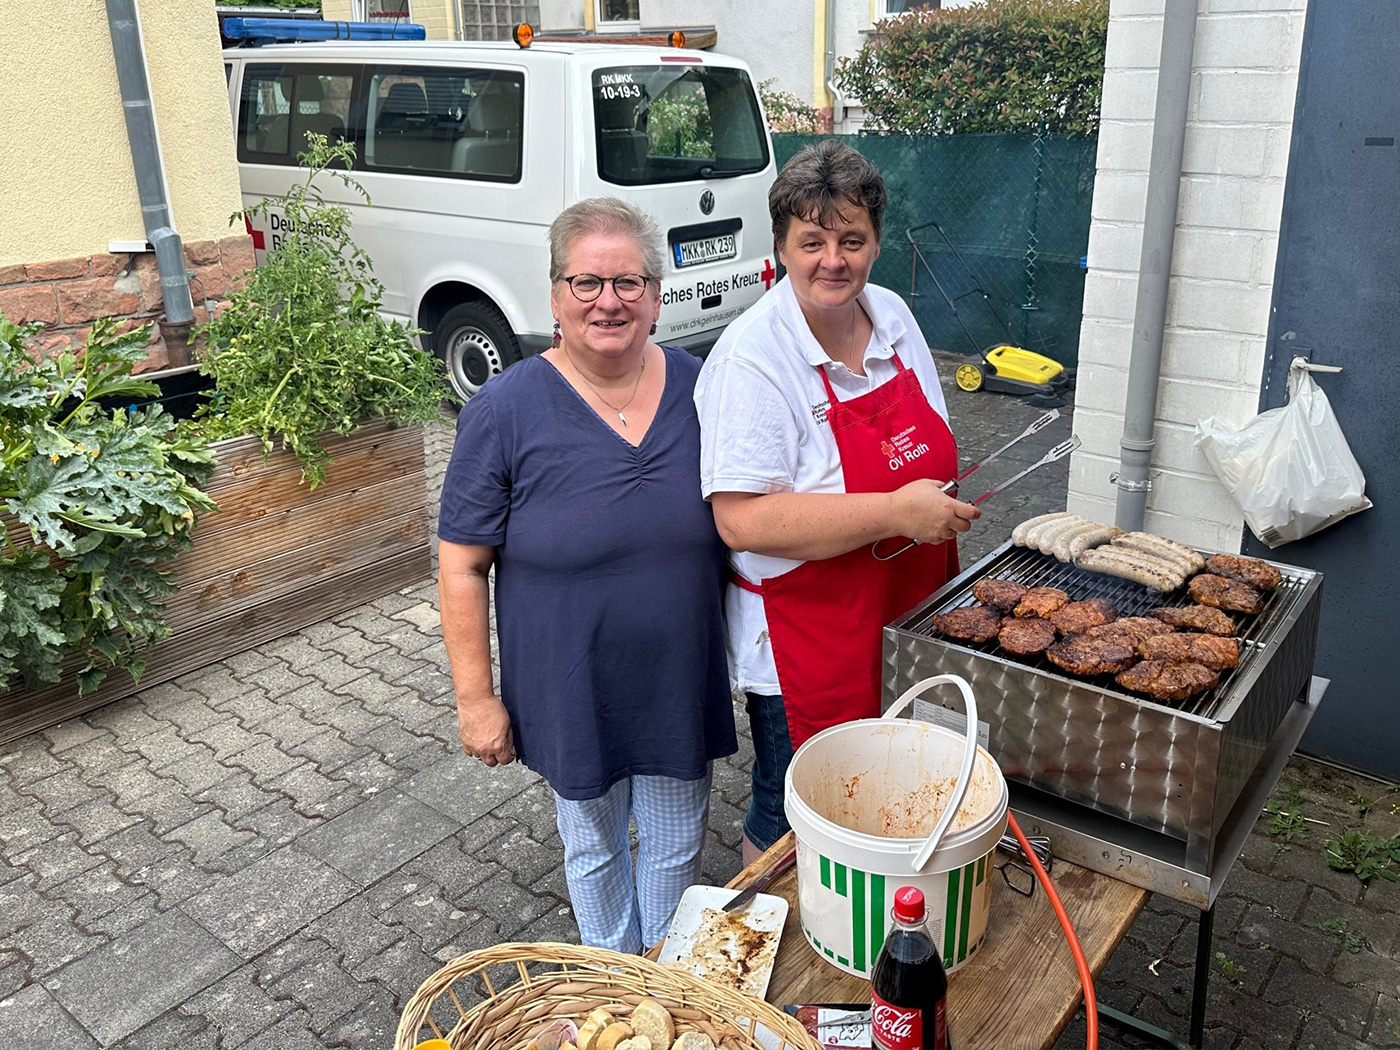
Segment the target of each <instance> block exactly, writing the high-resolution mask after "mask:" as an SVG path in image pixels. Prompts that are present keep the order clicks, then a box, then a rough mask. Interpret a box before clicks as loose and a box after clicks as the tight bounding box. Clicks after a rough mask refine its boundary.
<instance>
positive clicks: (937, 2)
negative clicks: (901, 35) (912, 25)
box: [875, 0, 942, 21]
mask: <svg viewBox="0 0 1400 1050" xmlns="http://www.w3.org/2000/svg"><path fill="white" fill-rule="evenodd" d="M941 6H942V3H941V0H879V2H878V3H877V4H876V5H875V20H876V21H879V20H880V19H881V18H889V17H891V16H892V15H902V14H905V13H906V12H908V11H914V10H917V9H918V8H921V7H941Z"/></svg>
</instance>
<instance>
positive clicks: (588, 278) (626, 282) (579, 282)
mask: <svg viewBox="0 0 1400 1050" xmlns="http://www.w3.org/2000/svg"><path fill="white" fill-rule="evenodd" d="M654 279H655V278H652V277H648V276H646V274H641V273H620V274H618V275H617V276H616V277H599V276H598V275H597V274H596V273H576V274H574V275H573V276H572V277H561V278H559V280H561V281H563V282H564V283H565V284H567V285H568V286H569V291H571V292H573V293H574V298H575V299H577V300H578V301H579V302H581V303H591V302H592V301H593V300H594V299H596V298H598V296H600V295H602V294H603V285H605V284H608V283H611V284H612V286H613V294H614V295H616V296H617V297H618V298H619V299H621V300H622V301H623V302H624V303H635V302H636V301H637V300H638V299H640V298H641V297H642V294H643V293H644V292H645V291H646V290H647V284H648V283H650V282H651V281H653V280H654Z"/></svg>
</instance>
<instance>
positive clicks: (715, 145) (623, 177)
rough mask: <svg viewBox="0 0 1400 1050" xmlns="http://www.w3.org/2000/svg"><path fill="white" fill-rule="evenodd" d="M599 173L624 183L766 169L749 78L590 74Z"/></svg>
mask: <svg viewBox="0 0 1400 1050" xmlns="http://www.w3.org/2000/svg"><path fill="white" fill-rule="evenodd" d="M593 122H594V131H595V133H596V136H597V142H598V174H599V176H600V177H602V178H604V179H606V180H607V181H608V182H612V183H617V184H619V185H623V186H637V185H640V184H643V183H657V182H681V181H684V180H687V179H697V178H714V177H722V176H725V175H743V174H748V173H750V172H756V171H762V170H763V169H764V168H766V167H767V166H768V143H767V138H766V136H765V135H764V132H763V123H762V119H761V117H760V115H759V112H758V105H757V103H756V102H755V100H754V91H753V87H752V86H751V84H750V82H749V78H748V76H747V75H746V74H745V73H744V72H743V71H742V70H738V69H731V68H727V67H722V66H710V67H699V68H695V67H692V68H690V69H685V70H680V69H675V68H671V67H658V66H618V67H614V68H609V69H599V70H595V71H594V73H593Z"/></svg>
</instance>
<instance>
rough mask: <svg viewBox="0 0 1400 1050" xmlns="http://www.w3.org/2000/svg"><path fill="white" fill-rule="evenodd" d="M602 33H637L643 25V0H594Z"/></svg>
mask: <svg viewBox="0 0 1400 1050" xmlns="http://www.w3.org/2000/svg"><path fill="white" fill-rule="evenodd" d="M593 3H594V14H595V21H594V25H595V26H596V27H597V31H598V32H600V33H635V32H636V31H637V30H638V29H640V28H641V27H642V10H641V7H642V4H641V0H593Z"/></svg>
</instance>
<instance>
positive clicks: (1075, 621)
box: [1048, 598, 1118, 634]
mask: <svg viewBox="0 0 1400 1050" xmlns="http://www.w3.org/2000/svg"><path fill="white" fill-rule="evenodd" d="M1117 618H1118V610H1117V609H1115V608H1114V607H1113V603H1112V602H1111V601H1109V600H1108V599H1107V598H1089V599H1087V600H1085V601H1082V602H1070V603H1069V604H1068V605H1063V606H1061V607H1060V608H1058V609H1056V610H1055V611H1054V612H1052V613H1051V614H1050V615H1049V617H1048V619H1049V621H1050V622H1051V623H1053V624H1054V625H1055V630H1057V631H1059V632H1060V633H1061V634H1083V633H1084V632H1085V631H1087V630H1088V629H1089V628H1091V627H1102V626H1103V625H1104V624H1106V623H1112V622H1113V621H1114V620H1116V619H1117Z"/></svg>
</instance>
